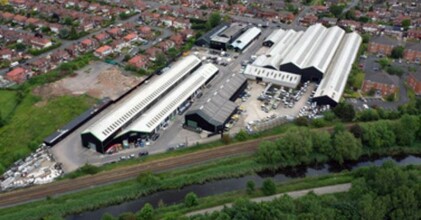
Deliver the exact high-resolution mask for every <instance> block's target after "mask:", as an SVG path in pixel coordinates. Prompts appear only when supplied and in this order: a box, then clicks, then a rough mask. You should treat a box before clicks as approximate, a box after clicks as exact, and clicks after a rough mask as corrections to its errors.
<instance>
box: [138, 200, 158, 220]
mask: <svg viewBox="0 0 421 220" xmlns="http://www.w3.org/2000/svg"><path fill="white" fill-rule="evenodd" d="M153 212H154V210H153V207H152V205H151V204H149V203H146V204H145V205H144V206H143V208H142V209H141V210H140V211H139V212H138V213H137V215H136V219H137V220H150V219H152V217H153Z"/></svg>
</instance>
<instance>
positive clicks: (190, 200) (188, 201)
mask: <svg viewBox="0 0 421 220" xmlns="http://www.w3.org/2000/svg"><path fill="white" fill-rule="evenodd" d="M198 204H199V201H198V198H197V195H196V194H195V193H194V192H189V193H188V194H187V195H186V197H184V205H185V206H187V207H193V206H196V205H198Z"/></svg>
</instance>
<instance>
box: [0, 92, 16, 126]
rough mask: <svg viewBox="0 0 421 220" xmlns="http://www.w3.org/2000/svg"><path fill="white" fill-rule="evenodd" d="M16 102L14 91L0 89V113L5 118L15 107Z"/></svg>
mask: <svg viewBox="0 0 421 220" xmlns="http://www.w3.org/2000/svg"><path fill="white" fill-rule="evenodd" d="M16 104H17V100H16V91H13V90H0V106H1V108H0V115H1V118H3V119H6V118H7V117H8V116H9V115H10V114H11V113H12V112H13V110H14V109H15V107H16Z"/></svg>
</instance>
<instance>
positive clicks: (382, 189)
mask: <svg viewBox="0 0 421 220" xmlns="http://www.w3.org/2000/svg"><path fill="white" fill-rule="evenodd" d="M352 176H353V178H354V180H353V181H352V188H351V190H350V191H348V192H346V193H339V194H333V195H325V196H317V195H316V194H314V193H309V194H308V195H306V196H304V197H301V198H298V199H292V198H291V197H289V196H287V195H285V196H283V197H281V198H279V199H275V200H273V201H271V202H264V203H254V202H250V201H248V200H246V199H240V200H237V201H236V202H235V203H234V205H233V206H232V207H230V208H224V209H223V210H222V211H220V212H214V213H212V214H206V215H196V216H193V217H190V218H188V217H184V216H180V215H176V214H173V215H172V216H171V215H170V216H168V217H167V218H166V219H192V220H193V219H194V220H199V219H200V220H207V219H212V220H213V219H309V218H310V219H314V218H315V219H414V220H415V219H419V218H420V215H421V211H420V209H419V207H420V201H421V194H420V190H421V178H420V177H421V172H420V170H419V169H415V168H413V167H408V168H399V167H397V166H396V165H394V164H393V163H386V164H384V165H383V166H382V167H380V168H379V167H369V168H364V169H359V170H357V171H356V172H353V174H352Z"/></svg>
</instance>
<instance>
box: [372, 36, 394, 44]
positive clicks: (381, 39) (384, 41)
mask: <svg viewBox="0 0 421 220" xmlns="http://www.w3.org/2000/svg"><path fill="white" fill-rule="evenodd" d="M371 41H372V42H375V43H378V44H386V45H392V46H398V45H399V42H398V41H397V40H395V39H392V38H389V37H386V36H376V37H373V38H372V39H371Z"/></svg>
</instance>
